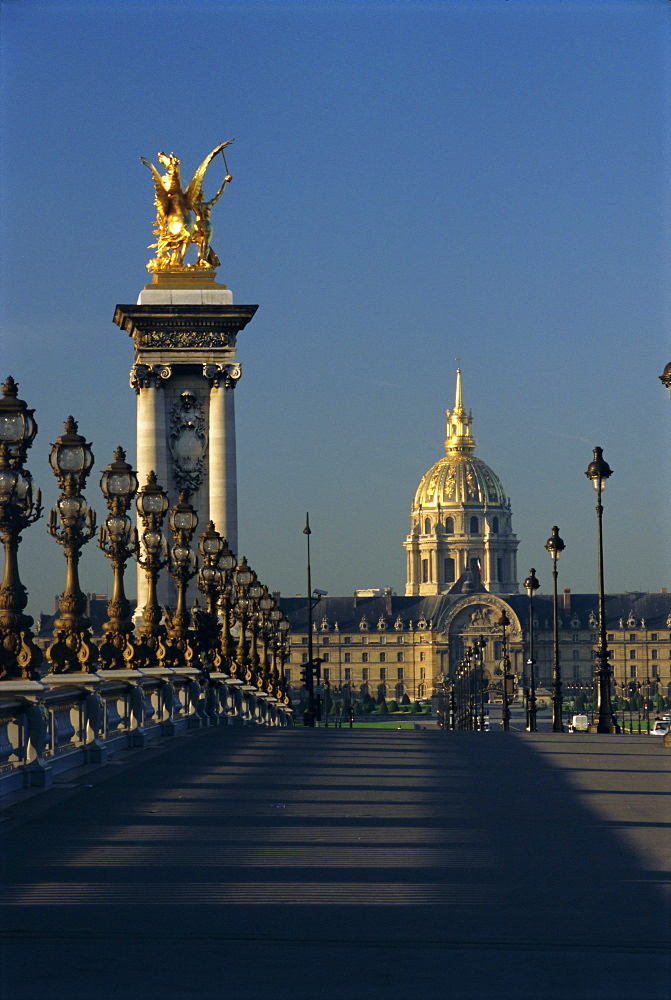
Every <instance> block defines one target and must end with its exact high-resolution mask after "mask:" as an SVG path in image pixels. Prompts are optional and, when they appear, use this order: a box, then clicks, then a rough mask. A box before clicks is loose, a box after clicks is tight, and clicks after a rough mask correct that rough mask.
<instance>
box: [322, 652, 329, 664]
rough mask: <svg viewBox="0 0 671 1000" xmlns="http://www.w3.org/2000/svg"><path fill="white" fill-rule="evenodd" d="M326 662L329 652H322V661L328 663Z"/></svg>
mask: <svg viewBox="0 0 671 1000" xmlns="http://www.w3.org/2000/svg"><path fill="white" fill-rule="evenodd" d="M328 662H329V654H328V653H322V663H328Z"/></svg>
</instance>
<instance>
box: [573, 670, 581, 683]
mask: <svg viewBox="0 0 671 1000" xmlns="http://www.w3.org/2000/svg"><path fill="white" fill-rule="evenodd" d="M573 680H574V681H577V680H580V667H574V668H573Z"/></svg>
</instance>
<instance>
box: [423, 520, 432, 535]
mask: <svg viewBox="0 0 671 1000" xmlns="http://www.w3.org/2000/svg"><path fill="white" fill-rule="evenodd" d="M424 534H425V535H429V534H431V518H430V517H427V518H425V519H424Z"/></svg>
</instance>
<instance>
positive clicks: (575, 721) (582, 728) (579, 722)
mask: <svg viewBox="0 0 671 1000" xmlns="http://www.w3.org/2000/svg"><path fill="white" fill-rule="evenodd" d="M588 729H589V719H588V718H587V716H586V715H574V716H573V718H572V719H571V721H570V722H569V724H568V731H569V733H586V732H587V730H588Z"/></svg>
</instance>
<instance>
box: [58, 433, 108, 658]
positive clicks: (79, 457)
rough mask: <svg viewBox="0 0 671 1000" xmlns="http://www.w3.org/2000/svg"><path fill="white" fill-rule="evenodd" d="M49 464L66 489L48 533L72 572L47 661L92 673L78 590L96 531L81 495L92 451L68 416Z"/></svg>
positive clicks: (87, 623) (92, 655)
mask: <svg viewBox="0 0 671 1000" xmlns="http://www.w3.org/2000/svg"><path fill="white" fill-rule="evenodd" d="M49 462H50V464H51V467H52V469H53V471H54V474H55V476H56V478H57V479H58V485H59V488H60V490H61V494H60V496H59V498H58V501H57V503H56V506H55V507H54V508H53V509H52V511H51V513H50V516H49V525H48V527H49V534H50V535H51V536H52V538H55V539H56V541H57V542H58V543H59V545H62V546H63V549H64V551H65V559H66V565H67V573H66V579H65V590H64V591H63V593H62V594H61V595H60V597H59V599H58V612H59V614H58V618H57V619H56V621H55V622H54V635H55V638H54V641H53V642H52V643H51V645H50V646H49V648H48V649H47V660H48V661H49V663H50V664H51V671H52V673H56V674H59V673H72V672H78V671H82V672H84V673H89V672H90V671H91V668H92V666H93V664H95V662H96V661H97V659H98V650H97V649H96V647H95V645H94V644H93V642H92V641H91V632H90V628H91V622H90V621H89V619H88V618H87V617H86V615H85V611H86V596H85V595H84V594H83V593H82V589H81V587H80V585H79V569H78V567H79V557H80V554H81V550H82V547H83V546H84V545H85V544H86V542H88V541H89V540H90V539H91V538H92V537H93V536H94V534H95V532H96V515H95V511H93V510H91V508H90V507H89V506H88V504H87V503H86V500H85V499H84V497H83V495H82V490H83V489H84V486H85V485H86V480H87V479H88V476H89V473H90V471H91V468H92V467H93V452H92V451H91V445H90V444H88V443H87V441H86V439H85V438H83V437H82V435H81V434H78V433H77V421H76V420H75V419H74V418H73V417H68V419H67V420H66V422H65V432H64V433H63V434H62V435H61V436H60V437H59V438H56V441H55V442H54V444H53V445H52V446H51V452H50V454H49Z"/></svg>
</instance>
